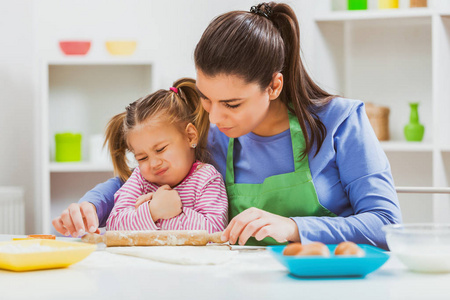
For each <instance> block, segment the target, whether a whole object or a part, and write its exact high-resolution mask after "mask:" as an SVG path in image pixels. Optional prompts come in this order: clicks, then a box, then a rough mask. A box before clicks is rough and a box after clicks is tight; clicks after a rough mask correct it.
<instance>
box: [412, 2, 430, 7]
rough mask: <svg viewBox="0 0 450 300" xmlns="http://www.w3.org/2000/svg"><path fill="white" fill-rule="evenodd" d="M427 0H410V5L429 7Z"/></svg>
mask: <svg viewBox="0 0 450 300" xmlns="http://www.w3.org/2000/svg"><path fill="white" fill-rule="evenodd" d="M427 2H428V1H427V0H410V2H409V7H427V6H428V3H427Z"/></svg>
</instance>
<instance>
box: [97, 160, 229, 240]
mask: <svg viewBox="0 0 450 300" xmlns="http://www.w3.org/2000/svg"><path fill="white" fill-rule="evenodd" d="M158 188H159V186H158V185H156V184H153V183H151V182H148V181H147V180H145V178H144V177H142V174H141V172H140V170H139V167H137V168H135V169H134V171H133V173H132V174H131V176H130V178H129V179H128V180H127V182H125V184H124V185H123V186H122V187H121V188H120V189H119V190H118V191H117V192H116V193H115V194H114V208H113V209H112V211H111V214H110V215H109V217H108V220H107V221H106V228H107V230H206V231H208V232H209V233H214V232H217V231H222V230H224V229H225V227H226V225H227V222H228V199H227V194H226V190H225V184H224V182H223V179H222V175H220V173H219V172H218V171H217V170H216V169H215V168H214V167H213V166H212V165H210V164H204V163H201V162H198V161H197V162H195V163H194V164H193V165H192V168H191V171H190V172H189V174H188V175H187V176H186V178H185V179H184V180H183V181H182V182H181V183H180V184H179V185H177V186H176V187H174V188H173V189H174V190H176V191H177V192H178V194H179V195H180V199H181V203H182V205H183V208H182V213H181V214H179V215H178V216H176V217H173V218H171V219H167V220H158V221H156V222H153V219H152V216H151V214H150V209H149V207H148V202H149V201H148V202H146V203H143V204H142V205H140V206H139V207H138V208H137V209H135V207H134V205H135V203H136V199H137V198H138V197H139V196H141V195H144V194H147V193H152V192H156V190H157V189H158Z"/></svg>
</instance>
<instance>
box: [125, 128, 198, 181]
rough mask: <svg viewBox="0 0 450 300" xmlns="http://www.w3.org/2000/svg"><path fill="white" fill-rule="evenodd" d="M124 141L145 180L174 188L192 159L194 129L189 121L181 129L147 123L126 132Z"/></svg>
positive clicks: (184, 174)
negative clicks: (183, 128)
mask: <svg viewBox="0 0 450 300" xmlns="http://www.w3.org/2000/svg"><path fill="white" fill-rule="evenodd" d="M127 141H128V144H129V145H130V148H131V150H132V152H133V153H134V156H135V158H136V160H137V162H138V163H139V169H140V171H141V174H142V176H143V177H144V178H145V179H146V180H147V181H149V182H152V183H155V184H158V185H164V184H168V185H169V186H171V187H174V186H176V185H178V184H179V183H181V181H182V180H183V179H184V178H185V177H186V176H187V174H188V173H189V171H190V169H191V167H192V164H193V163H194V161H195V149H194V148H192V145H193V144H197V129H196V128H195V126H194V125H192V124H191V123H189V124H188V125H187V127H186V128H185V132H180V129H179V128H178V127H177V126H175V125H174V124H170V123H168V122H165V121H157V122H147V123H146V124H143V125H140V126H136V127H135V128H134V129H133V130H131V131H130V132H129V133H128V136H127Z"/></svg>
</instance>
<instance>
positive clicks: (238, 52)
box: [194, 2, 334, 156]
mask: <svg viewBox="0 0 450 300" xmlns="http://www.w3.org/2000/svg"><path fill="white" fill-rule="evenodd" d="M194 57H195V65H196V68H197V69H198V70H201V71H202V72H203V73H204V74H205V75H207V76H211V77H214V76H216V75H219V74H229V75H236V76H239V77H241V78H243V79H244V80H245V81H246V82H247V83H258V84H259V85H260V86H261V88H262V89H265V88H267V87H268V86H269V84H270V83H271V82H272V79H273V75H274V74H275V73H277V72H281V73H282V74H283V78H284V87H283V90H282V92H281V94H280V99H281V101H283V103H285V104H286V106H287V107H288V108H289V109H290V110H291V111H292V112H293V113H295V115H296V116H297V118H298V120H299V123H300V126H301V128H302V131H303V135H304V137H305V141H306V148H305V150H304V152H303V153H302V156H305V155H306V154H308V153H309V151H310V150H311V148H312V146H313V145H314V144H315V143H317V150H316V153H315V154H317V153H318V152H319V150H320V148H321V146H322V143H323V140H324V139H325V136H326V128H325V125H324V124H323V123H322V121H321V120H320V119H319V117H318V115H317V112H318V110H319V109H320V107H322V106H323V105H325V104H327V103H328V102H329V101H330V100H331V99H332V98H333V97H334V96H333V95H331V94H328V93H327V92H325V91H324V90H323V89H321V88H320V87H319V86H318V85H317V84H315V83H314V81H313V80H312V79H311V77H310V76H309V75H308V73H307V72H306V70H305V68H304V66H303V63H302V60H301V56H300V29H299V26H298V20H297V17H296V15H295V13H294V11H293V10H292V8H291V7H290V6H288V5H287V4H282V3H274V2H270V3H268V4H267V3H262V4H259V5H258V6H255V7H252V9H251V12H245V11H232V12H229V13H225V14H223V15H220V16H218V17H216V18H215V19H214V20H213V21H212V22H211V23H210V24H209V26H208V27H207V28H206V30H205V32H204V33H203V35H202V37H201V39H200V41H199V42H198V44H197V47H196V48H195V53H194ZM308 128H309V129H310V132H308Z"/></svg>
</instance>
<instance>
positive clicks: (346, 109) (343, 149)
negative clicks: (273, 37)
mask: <svg viewBox="0 0 450 300" xmlns="http://www.w3.org/2000/svg"><path fill="white" fill-rule="evenodd" d="M318 116H319V117H320V119H321V121H322V122H323V123H324V125H325V127H326V128H327V135H326V137H325V140H324V142H323V144H322V147H321V149H320V151H319V153H318V154H317V155H315V152H316V147H315V146H314V147H313V148H312V149H311V151H310V152H309V154H308V159H309V166H310V169H311V175H312V179H313V182H314V186H315V188H316V191H317V195H318V199H319V202H320V204H321V205H322V206H324V207H325V208H327V209H328V210H330V211H331V212H333V213H334V214H336V215H337V216H338V217H334V218H332V217H296V216H291V217H292V219H293V220H294V221H295V222H296V223H297V226H298V230H299V234H300V239H301V241H302V243H307V242H309V241H321V242H323V243H327V244H337V243H339V242H341V241H344V240H351V241H353V242H356V243H365V244H372V245H375V246H378V247H382V248H385V249H386V248H387V245H386V240H385V236H384V233H383V232H382V231H381V227H382V226H383V225H386V224H393V223H400V222H401V212H400V207H399V203H398V199H397V194H396V192H395V188H394V183H393V179H392V175H391V171H390V166H389V162H388V160H387V157H386V155H385V153H384V151H383V150H382V148H381V146H380V143H379V141H378V140H377V138H376V136H375V133H374V132H373V129H372V127H371V125H370V123H369V120H368V118H367V116H366V114H365V111H364V104H363V103H362V102H361V101H357V100H349V99H343V98H335V99H333V100H332V101H331V102H330V103H329V104H328V105H326V106H324V107H323V108H322V110H321V111H320V112H318ZM228 141H229V138H228V137H227V136H226V135H224V134H223V133H222V132H220V131H219V130H218V129H217V127H216V126H214V125H211V128H210V132H209V140H208V145H209V148H210V151H211V153H212V156H213V158H214V163H213V164H214V165H215V167H216V168H217V170H218V171H219V172H220V173H221V174H222V176H223V177H224V178H225V176H226V154H227V148H228ZM234 167H235V180H236V182H237V183H262V182H263V181H264V179H265V178H267V177H269V176H273V175H278V174H283V173H287V172H293V171H294V160H293V153H292V142H291V136H290V132H289V130H286V131H284V132H282V133H280V134H277V135H274V136H270V137H262V136H258V135H255V134H253V133H249V134H247V135H245V136H241V137H239V138H238V139H235V148H234ZM121 185H122V182H121V181H120V180H119V179H118V178H112V179H110V180H108V181H106V182H105V183H101V184H99V185H97V186H96V187H95V188H94V189H93V190H91V191H89V192H88V193H86V195H85V196H84V197H83V198H82V199H81V200H80V202H81V201H89V202H91V203H93V204H94V205H95V206H96V208H97V214H98V216H99V222H100V226H104V224H105V222H106V219H107V217H108V215H109V212H110V211H111V209H112V207H113V206H114V193H115V192H116V191H117V190H118V189H119V188H120V186H121ZM300 197H301V195H299V198H300Z"/></svg>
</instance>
